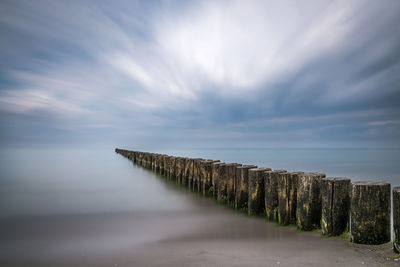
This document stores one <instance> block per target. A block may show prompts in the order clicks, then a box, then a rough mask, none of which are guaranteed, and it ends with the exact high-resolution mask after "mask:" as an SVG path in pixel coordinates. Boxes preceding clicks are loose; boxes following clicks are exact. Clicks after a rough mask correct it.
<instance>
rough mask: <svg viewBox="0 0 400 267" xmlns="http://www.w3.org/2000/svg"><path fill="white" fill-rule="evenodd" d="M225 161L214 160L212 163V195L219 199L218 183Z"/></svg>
mask: <svg viewBox="0 0 400 267" xmlns="http://www.w3.org/2000/svg"><path fill="white" fill-rule="evenodd" d="M223 164H225V163H224V162H214V163H212V164H211V183H212V195H213V197H214V198H215V199H218V183H219V169H220V168H221V165H223Z"/></svg>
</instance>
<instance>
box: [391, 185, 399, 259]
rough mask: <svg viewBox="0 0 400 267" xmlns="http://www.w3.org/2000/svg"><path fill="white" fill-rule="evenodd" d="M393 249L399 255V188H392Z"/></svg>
mask: <svg viewBox="0 0 400 267" xmlns="http://www.w3.org/2000/svg"><path fill="white" fill-rule="evenodd" d="M393 235H394V236H393V249H394V251H395V252H396V253H400V187H395V188H393Z"/></svg>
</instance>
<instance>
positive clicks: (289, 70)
mask: <svg viewBox="0 0 400 267" xmlns="http://www.w3.org/2000/svg"><path fill="white" fill-rule="evenodd" d="M399 15H400V3H399V2H398V1H389V0H385V1H379V2H378V1H376V2H367V1H351V2H349V1H279V2H275V1H229V2H227V1H189V2H180V1H116V2H110V1H35V2H32V1H2V3H0V34H1V36H2V42H1V44H0V61H1V63H0V80H1V81H2V82H1V85H0V112H1V117H0V123H1V128H2V129H3V132H4V133H3V134H2V139H3V143H7V142H9V140H11V139H12V140H14V139H15V138H16V137H15V138H14V136H18V138H16V139H15V140H17V141H18V140H20V139H21V140H22V141H23V139H24V138H23V135H22V136H21V135H13V133H14V132H15V131H20V130H21V129H25V130H29V131H31V132H32V131H34V132H37V134H38V135H40V133H41V131H47V133H49V134H51V133H52V130H51V129H68V131H70V133H69V134H70V135H76V138H73V139H74V140H75V141H76V142H79V136H81V135H82V133H85V134H89V132H90V134H92V133H91V130H92V129H98V132H97V134H98V136H99V137H98V139H99V140H102V141H104V140H105V139H107V142H108V143H111V144H118V143H121V144H125V143H131V142H133V141H132V140H134V139H136V141H135V142H137V143H139V144H141V145H151V144H156V143H162V142H164V140H165V136H162V135H168V136H174V138H175V137H176V139H177V140H175V141H174V142H178V141H179V139H180V140H187V143H188V144H190V143H192V144H198V145H203V144H204V145H207V144H208V145H209V146H212V145H219V144H222V143H226V144H225V145H228V146H229V145H230V144H231V143H234V144H235V145H237V144H238V143H240V144H243V145H264V146H269V145H285V144H290V145H296V146H297V145H299V146H301V145H313V144H315V145H317V146H324V145H329V146H331V145H339V146H340V145H349V144H351V143H352V142H353V143H354V144H355V146H369V145H373V146H376V145H379V146H380V145H383V146H398V145H399V143H398V140H400V139H399V138H398V137H399V134H400V128H399V125H398V123H395V122H396V121H398V118H399V115H400V108H399V105H398V103H399V102H398V101H399V100H400V87H399V84H400V78H399V77H400V75H398V74H399V73H400V60H399V59H400V53H399V50H400V32H399V28H398V25H399V24H400V20H399V17H400V16H399ZM25 118H30V123H26V120H25ZM11 122H12V123H11ZM11 125H12V127H11ZM38 125H40V127H39V126H38ZM43 125H45V127H43ZM376 127H379V129H378V130H376ZM389 127H390V128H389ZM102 129H110V131H114V134H112V133H110V132H108V130H107V131H102ZM117 132H118V133H117ZM372 132H374V136H376V137H375V139H371V138H370V133H372ZM57 134H58V133H57V131H56V133H54V140H57ZM228 137H229V138H228ZM63 138H64V137H63V136H60V142H62V139H63ZM38 139H40V138H38ZM248 139H251V140H252V141H251V142H249V141H248ZM383 139H385V140H384V141H383ZM221 140H223V142H221ZM43 142H45V140H43ZM84 142H87V140H85V141H84ZM252 142H253V144H251V143H252Z"/></svg>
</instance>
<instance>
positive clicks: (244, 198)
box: [235, 165, 257, 210]
mask: <svg viewBox="0 0 400 267" xmlns="http://www.w3.org/2000/svg"><path fill="white" fill-rule="evenodd" d="M254 168H257V166H255V165H243V166H236V176H235V189H236V195H235V207H236V209H238V210H247V202H248V200H249V189H248V188H249V169H254Z"/></svg>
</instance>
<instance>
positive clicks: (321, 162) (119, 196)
mask: <svg viewBox="0 0 400 267" xmlns="http://www.w3.org/2000/svg"><path fill="white" fill-rule="evenodd" d="M154 152H160V153H168V154H171V155H177V156H187V157H202V158H210V159H219V160H221V161H224V162H238V163H243V164H255V165H258V166H261V167H269V168H272V169H286V170H288V171H319V172H324V173H326V175H327V177H348V178H351V179H352V181H361V180H383V181H388V182H390V183H391V184H392V186H399V185H400V164H399V161H398V160H399V159H400V149H196V150H169V151H154ZM177 200H179V196H178V195H176V193H171V191H170V190H169V189H168V188H166V187H165V184H164V183H163V181H161V180H159V179H153V173H151V172H149V171H147V170H144V169H142V168H139V167H137V166H135V165H133V164H131V163H130V162H129V161H127V160H125V159H124V158H122V157H121V156H119V155H117V154H116V153H114V152H113V148H110V149H94V150H80V149H47V150H45V149H6V150H1V152H0V216H2V217H5V216H15V215H31V214H33V215H34V214H67V213H99V212H118V211H142V210H145V211H149V210H163V211H166V210H170V209H174V210H176V209H178V210H179V209H185V208H187V207H185V203H182V202H180V201H177Z"/></svg>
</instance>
